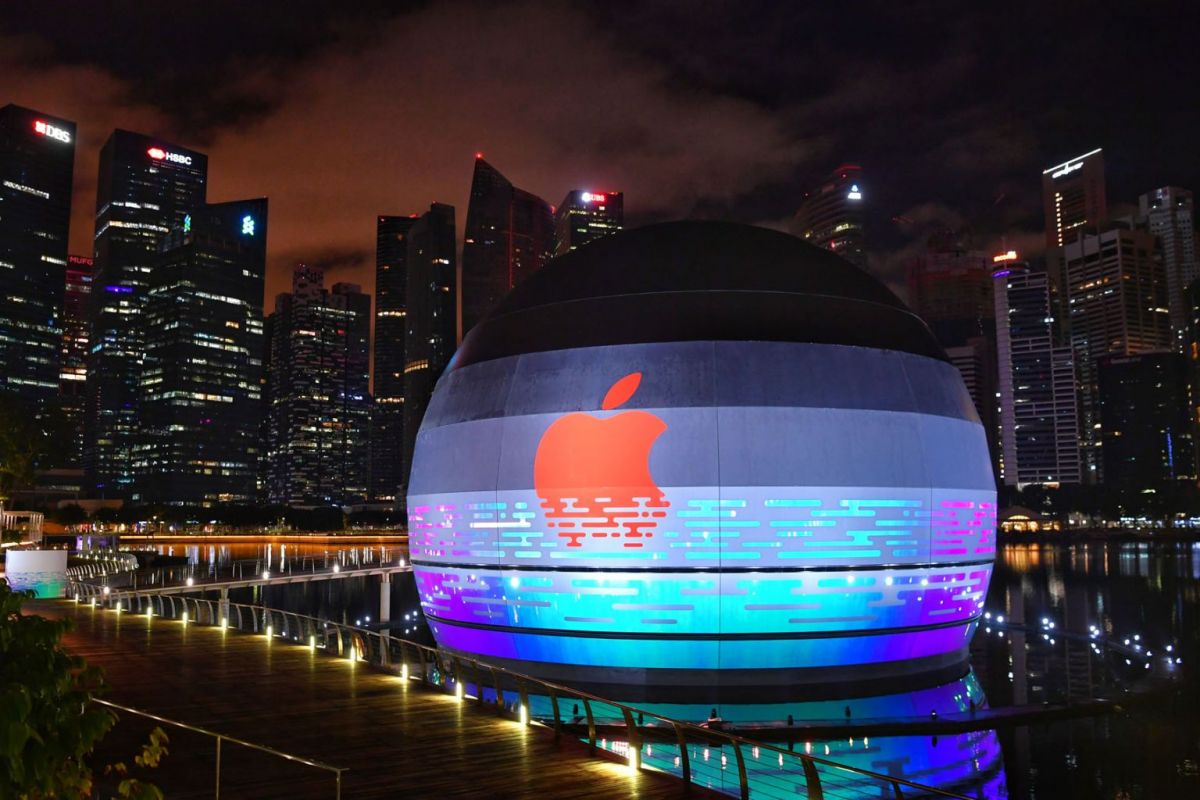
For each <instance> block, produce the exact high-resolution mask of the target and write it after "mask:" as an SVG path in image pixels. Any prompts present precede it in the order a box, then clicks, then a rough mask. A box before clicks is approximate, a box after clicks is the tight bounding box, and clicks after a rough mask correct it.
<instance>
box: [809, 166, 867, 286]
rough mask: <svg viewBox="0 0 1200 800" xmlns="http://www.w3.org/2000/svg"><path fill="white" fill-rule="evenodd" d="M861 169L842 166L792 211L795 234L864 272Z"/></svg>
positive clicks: (864, 236)
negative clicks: (830, 251)
mask: <svg viewBox="0 0 1200 800" xmlns="http://www.w3.org/2000/svg"><path fill="white" fill-rule="evenodd" d="M863 194H864V192H863V182H862V167H860V166H859V165H858V164H842V165H841V166H840V167H838V168H837V169H835V170H834V171H833V172H832V173H830V175H829V177H828V178H826V179H825V182H824V183H823V184H821V186H819V187H818V188H816V189H813V190H812V191H810V192H808V193H807V194H805V195H804V200H803V201H801V203H800V208H799V209H798V210H797V211H796V233H797V235H799V236H800V238H802V239H804V240H805V241H807V242H811V243H812V244H815V245H817V246H818V247H823V248H825V249H826V250H832V251H833V252H835V253H837V254H838V255H839V256H841V257H842V258H844V259H846V260H847V261H849V262H850V263H851V264H854V265H855V266H856V267H859V268H861V269H866V267H867V250H866V235H865V231H864V212H863V202H864V199H863Z"/></svg>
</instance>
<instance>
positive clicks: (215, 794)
mask: <svg viewBox="0 0 1200 800" xmlns="http://www.w3.org/2000/svg"><path fill="white" fill-rule="evenodd" d="M213 797H214V798H216V800H221V737H220V736H218V737H217V783H216V787H215V788H214V789H213Z"/></svg>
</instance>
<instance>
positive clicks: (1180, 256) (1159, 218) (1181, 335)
mask: <svg viewBox="0 0 1200 800" xmlns="http://www.w3.org/2000/svg"><path fill="white" fill-rule="evenodd" d="M1138 219H1139V221H1141V222H1143V223H1144V224H1145V225H1147V226H1148V227H1149V228H1150V232H1151V233H1152V234H1154V235H1155V236H1157V237H1158V244H1159V252H1160V253H1161V255H1162V262H1163V269H1164V270H1166V273H1167V293H1168V295H1169V300H1170V303H1169V304H1168V306H1167V307H1168V308H1169V309H1170V311H1171V328H1172V330H1173V331H1174V334H1175V346H1176V349H1177V350H1179V351H1180V352H1182V351H1183V349H1184V345H1185V344H1186V342H1187V338H1188V304H1187V298H1186V297H1185V294H1186V292H1187V288H1188V286H1190V285H1191V283H1192V281H1194V280H1196V279H1197V278H1200V264H1198V263H1197V262H1196V227H1195V225H1196V223H1195V220H1196V217H1195V203H1194V201H1193V199H1192V193H1191V192H1189V191H1188V190H1187V189H1180V188H1179V187H1177V186H1164V187H1162V188H1161V189H1155V190H1154V191H1153V192H1148V193H1146V194H1144V195H1142V196H1141V197H1139V198H1138Z"/></svg>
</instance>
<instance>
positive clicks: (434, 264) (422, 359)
mask: <svg viewBox="0 0 1200 800" xmlns="http://www.w3.org/2000/svg"><path fill="white" fill-rule="evenodd" d="M455 241H456V240H455V236H454V206H448V205H444V204H442V203H434V204H433V205H431V206H430V207H429V211H427V212H425V214H423V215H422V216H421V218H420V219H419V220H417V222H416V224H415V225H413V226H412V228H411V229H410V230H409V232H408V289H409V304H408V325H407V332H406V334H405V345H404V347H405V358H406V360H405V363H404V462H403V474H404V481H405V484H406V485H407V482H408V471H409V469H410V468H411V467H412V455H413V449H414V447H415V446H416V442H417V431H418V429H419V428H420V426H421V419H422V418H423V417H424V416H425V409H426V408H427V407H428V406H429V398H430V397H431V396H432V395H433V387H434V384H436V383H437V380H438V378H439V377H440V376H441V374H442V371H443V370H444V369H445V368H446V365H447V364H449V363H450V358H451V357H452V356H453V355H454V339H455V331H456V328H457V322H458V321H457V319H456V315H455V302H454V295H455V280H454V279H455V264H454V249H455Z"/></svg>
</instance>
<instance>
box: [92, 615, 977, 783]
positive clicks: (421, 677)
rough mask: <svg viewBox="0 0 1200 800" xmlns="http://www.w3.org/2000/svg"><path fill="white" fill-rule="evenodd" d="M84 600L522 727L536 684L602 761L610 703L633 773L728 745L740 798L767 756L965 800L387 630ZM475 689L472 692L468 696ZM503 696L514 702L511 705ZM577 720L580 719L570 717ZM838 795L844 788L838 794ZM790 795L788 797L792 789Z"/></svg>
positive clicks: (686, 773) (836, 778) (843, 778)
mask: <svg viewBox="0 0 1200 800" xmlns="http://www.w3.org/2000/svg"><path fill="white" fill-rule="evenodd" d="M126 600H128V604H127V605H125V603H126ZM77 602H79V599H78V598H77ZM88 602H90V603H91V604H92V605H98V606H101V607H105V606H114V604H115V607H116V609H117V610H118V613H132V614H139V613H141V614H145V613H149V614H150V615H151V616H155V615H157V616H165V617H168V618H174V619H180V620H182V621H183V622H184V624H188V623H189V622H191V623H195V624H208V625H217V626H219V627H221V628H222V629H227V628H234V629H237V630H241V631H247V632H251V633H256V634H257V633H262V634H265V635H266V636H268V637H271V638H273V639H275V638H278V639H284V640H291V641H293V642H295V643H298V644H301V645H307V646H308V647H309V648H310V649H312V650H318V649H319V650H323V651H325V652H327V653H333V654H336V655H337V656H340V657H343V658H350V659H354V660H356V661H365V662H368V663H370V664H371V665H373V666H375V667H378V668H380V669H383V670H386V671H388V672H392V673H394V674H398V675H399V676H400V677H401V678H403V679H405V680H413V681H419V682H420V683H422V684H424V685H426V686H428V687H431V688H436V689H439V690H441V691H444V692H447V693H450V694H453V695H455V697H456V698H457V699H459V700H461V701H463V702H468V701H473V702H474V704H475V705H477V706H479V707H481V708H486V707H488V706H490V707H491V708H492V710H493V711H494V712H495V713H496V714H497V715H499V716H503V717H507V718H509V719H515V720H518V721H519V722H520V723H521V724H523V725H528V724H533V723H534V722H537V720H535V719H534V717H533V714H532V711H531V705H530V697H531V690H532V692H533V693H535V694H536V693H541V694H544V695H545V696H547V697H548V698H549V702H550V714H549V715H548V716H547V717H546V719H545V722H544V723H543V724H545V725H546V726H547V727H552V728H553V730H554V735H555V738H556V739H557V738H559V737H561V736H562V735H563V734H564V733H567V734H574V733H576V731H577V732H578V734H579V736H580V738H581V739H586V741H587V743H588V747H589V752H590V753H591V754H592V755H596V754H597V750H598V749H599V750H601V751H602V752H605V753H606V755H605V757H606V758H609V757H611V756H612V753H609V752H607V751H605V748H603V747H599V748H598V739H597V713H596V712H597V710H604V709H613V710H614V711H615V714H613V716H614V717H615V718H617V719H620V720H622V721H623V722H624V737H623V738H624V739H625V740H626V744H625V745H624V746H622V747H619V748H618V747H614V751H617V750H623V751H624V753H625V756H626V758H627V759H628V763H629V766H630V768H631V769H634V770H638V769H641V768H642V762H643V748H645V747H646V746H647V744H648V743H650V744H653V743H655V742H658V743H666V744H667V745H668V747H674V748H677V750H676V751H675V752H674V761H673V767H672V766H669V765H668V766H664V765H662V764H661V763H660V764H659V766H658V768H659V769H661V770H662V771H666V772H668V773H671V774H678V776H679V777H680V778H682V779H683V782H684V784H685V787H686V786H687V785H689V784H692V783H696V784H697V785H700V782H699V781H698V780H697V777H698V771H699V770H702V769H703V768H704V765H703V764H695V763H693V761H694V759H695V758H696V755H695V754H692V753H691V752H690V751H689V745H697V746H701V747H703V748H705V751H704V759H703V760H704V762H707V760H708V753H707V750H708V748H711V747H714V746H715V747H718V748H722V749H723V748H725V747H728V748H729V749H731V750H732V754H733V758H734V762H735V764H736V769H737V786H738V792H739V795H740V797H741V798H743V800H748V799H749V797H750V790H751V786H750V779H751V774H752V773H754V772H755V770H756V769H758V770H760V771H761V767H762V765H765V764H766V762H765V761H764V760H763V759H762V754H763V753H767V754H769V759H770V760H771V762H772V763H775V764H777V765H778V769H776V768H774V767H772V768H771V771H772V773H773V774H774V775H776V776H778V774H779V771H780V770H784V771H785V772H786V771H787V770H786V768H785V766H784V765H785V764H786V765H790V766H791V767H792V769H794V768H795V767H796V766H799V768H800V771H801V772H802V774H803V775H804V783H805V787H806V793H807V797H808V800H825V798H826V797H827V795H828V796H829V797H830V798H831V800H832V799H833V798H839V797H861V796H864V795H863V790H864V789H866V788H867V786H870V787H874V788H875V789H876V790H877V791H878V790H887V791H889V792H890V796H891V797H892V798H894V800H904V798H905V797H909V798H914V797H940V798H955V800H970V798H968V796H967V795H963V794H958V793H955V792H952V791H948V790H946V789H941V788H938V787H934V786H928V785H923V784H919V783H916V782H914V781H910V780H907V779H905V778H901V777H898V776H894V775H886V774H883V773H879V772H873V771H871V770H867V769H862V768H860V767H854V766H850V765H848V764H842V763H839V762H836V761H832V760H829V759H826V758H821V757H820V756H815V755H812V754H811V753H809V752H798V751H795V750H793V749H791V746H792V745H794V743H790V744H789V747H788V748H787V749H785V748H784V747H781V746H776V745H773V744H769V743H767V742H762V741H756V740H752V739H748V738H746V737H743V736H738V735H737V734H734V733H731V732H728V731H723V730H719V729H715V728H706V727H702V726H700V725H696V724H694V723H690V722H686V721H682V720H677V719H673V718H671V717H666V716H663V715H661V714H658V713H655V712H653V711H648V710H646V709H642V708H638V707H636V706H631V705H627V704H625V703H620V702H617V701H614V700H609V699H606V698H602V697H599V696H597V695H594V694H591V693H589V692H585V691H581V690H579V689H575V688H572V687H569V686H563V685H561V684H556V683H551V682H549V681H545V680H542V679H540V678H535V677H533V676H530V675H525V674H522V673H519V672H514V671H512V670H508V669H505V668H503V667H499V666H496V665H494V664H489V663H487V662H484V661H479V660H477V659H474V658H470V657H467V656H460V655H456V654H452V653H448V652H445V651H443V650H440V649H438V648H436V647H430V646H428V645H424V644H420V643H418V642H413V641H410V640H407V639H400V638H396V637H393V636H390V635H389V634H388V633H386V632H378V631H372V630H367V629H365V628H361V627H358V626H354V625H346V624H343V623H338V622H332V621H328V620H321V619H317V618H315V617H310V616H307V615H304V614H297V613H295V612H292V611H285V610H282V609H274V608H265V607H262V606H252V605H246V604H242V603H232V602H228V601H222V600H209V599H205V598H197V597H187V596H180V595H156V594H154V593H153V592H144V593H137V594H133V595H131V596H128V597H127V598H125V599H117V600H115V601H114V599H113V598H112V596H111V595H109V596H107V597H102V598H96V597H92V598H90V600H88ZM472 686H473V687H474V692H473V694H472V693H471V692H470V690H471V688H472ZM506 694H507V696H508V698H511V699H512V702H511V703H510V702H509V701H508V698H506ZM564 701H565V702H570V703H575V704H580V703H581V704H582V705H583V710H584V715H583V716H582V717H581V718H578V719H574V718H568V717H567V716H566V715H565V714H564V713H563V712H564V709H563V705H564ZM576 716H578V715H572V717H576ZM647 720H649V723H647ZM618 724H619V723H618ZM613 744H614V745H616V744H617V743H616V742H614V743H613ZM747 752H750V753H752V761H753V762H754V763H752V764H750V763H748V759H747ZM718 760H719V761H720V762H721V771H722V772H724V770H725V763H724V762H725V759H724V757H722V758H721V759H718ZM675 770H678V772H677V773H676V772H675ZM710 777H711V776H710ZM864 784H866V785H864ZM842 791H846V792H850V793H849V794H842ZM788 794H789V796H791V793H790V792H789V793H788Z"/></svg>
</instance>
